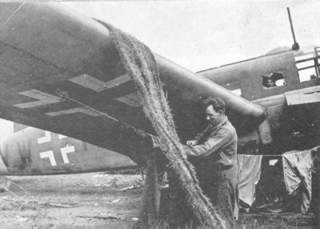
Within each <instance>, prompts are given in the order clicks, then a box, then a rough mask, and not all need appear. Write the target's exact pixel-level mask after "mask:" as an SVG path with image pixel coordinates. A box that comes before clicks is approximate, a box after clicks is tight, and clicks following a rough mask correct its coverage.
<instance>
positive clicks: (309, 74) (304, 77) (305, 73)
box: [299, 68, 317, 82]
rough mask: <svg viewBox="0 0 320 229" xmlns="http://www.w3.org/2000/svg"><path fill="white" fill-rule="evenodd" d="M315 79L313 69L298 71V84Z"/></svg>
mask: <svg viewBox="0 0 320 229" xmlns="http://www.w3.org/2000/svg"><path fill="white" fill-rule="evenodd" d="M314 79H317V76H316V71H315V68H308V69H304V70H300V71H299V80H300V82H305V81H309V80H314Z"/></svg>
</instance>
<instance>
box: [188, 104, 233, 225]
mask: <svg viewBox="0 0 320 229" xmlns="http://www.w3.org/2000/svg"><path fill="white" fill-rule="evenodd" d="M204 108H205V114H206V119H207V121H208V126H207V127H206V128H205V129H204V131H202V132H201V133H200V134H198V135H197V137H196V138H195V140H190V141H187V147H186V153H187V155H188V158H190V159H191V160H192V161H193V163H194V165H195V168H196V172H197V176H198V178H199V182H200V186H201V188H202V189H203V191H204V192H205V193H206V195H207V196H208V197H209V198H210V199H211V201H212V204H213V206H215V207H217V209H218V210H219V211H220V212H221V213H222V215H223V216H225V218H226V220H227V221H228V222H229V223H230V228H231V227H233V226H234V219H235V217H237V210H238V205H237V204H238V194H237V183H238V163H237V140H238V137H237V133H236V130H235V128H234V127H233V126H232V124H231V123H230V122H229V120H228V118H227V116H226V115H225V103H224V101H223V100H222V99H220V98H207V99H206V100H204Z"/></svg>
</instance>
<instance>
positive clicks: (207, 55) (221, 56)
mask: <svg viewBox="0 0 320 229" xmlns="http://www.w3.org/2000/svg"><path fill="white" fill-rule="evenodd" d="M59 4H61V5H63V6H66V7H69V8H70V9H72V10H75V11H78V12H80V13H81V14H83V15H87V16H89V17H95V18H98V19H101V20H103V21H106V22H108V23H111V24H113V25H114V26H116V27H118V28H120V29H122V30H123V31H125V32H128V33H130V34H131V35H134V36H135V37H136V38H138V39H139V40H141V41H142V42H144V43H145V44H146V45H148V46H149V47H150V48H151V49H152V50H153V51H154V52H156V53H158V54H160V55H162V56H165V57H167V58H168V59H171V60H173V61H174V62H176V63H177V64H180V65H182V66H184V67H186V68H188V69H190V70H192V71H199V70H203V69H206V68H210V67H214V66H219V65H223V64H226V63H232V62H236V61H240V60H244V59H247V58H252V57H255V56H259V55H262V54H265V53H266V52H268V51H270V50H272V49H274V48H277V47H283V46H288V47H291V45H292V36H291V31H290V25H289V20H288V16H287V10H286V7H287V6H289V7H290V10H291V15H292V18H293V23H294V27H295V33H296V37H297V39H298V42H299V43H300V45H301V46H311V45H314V44H318V45H320V14H319V11H320V1H313V0H309V1H308V0H305V1H303V0H294V1H285V0H283V1H279V0H271V1H270V0H269V1H263V0H262V1H253V0H251V1H249V0H246V1H244V0H240V1H239V0H238V1H232V0H231V1H230V0H229V1H228V0H225V1H217V0H210V1H208V0H206V1H204V0H203V1H202V0H197V1H118V2H113V1H84V2H74V1H72V2H67V3H59Z"/></svg>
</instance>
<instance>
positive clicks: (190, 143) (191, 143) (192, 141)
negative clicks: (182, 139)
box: [187, 140, 198, 146]
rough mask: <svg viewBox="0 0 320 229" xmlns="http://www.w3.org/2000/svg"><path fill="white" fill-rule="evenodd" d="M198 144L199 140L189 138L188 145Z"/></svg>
mask: <svg viewBox="0 0 320 229" xmlns="http://www.w3.org/2000/svg"><path fill="white" fill-rule="evenodd" d="M197 144H198V141H197V140H189V141H187V145H188V146H195V145H197Z"/></svg>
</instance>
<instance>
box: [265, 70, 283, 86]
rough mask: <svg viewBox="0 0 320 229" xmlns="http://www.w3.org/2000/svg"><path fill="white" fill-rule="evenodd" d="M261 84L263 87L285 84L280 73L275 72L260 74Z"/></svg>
mask: <svg viewBox="0 0 320 229" xmlns="http://www.w3.org/2000/svg"><path fill="white" fill-rule="evenodd" d="M262 85H263V87H264V88H274V87H281V86H285V85H286V81H285V79H284V76H283V74H282V73H279V72H275V73H271V74H268V75H263V76H262Z"/></svg>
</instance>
